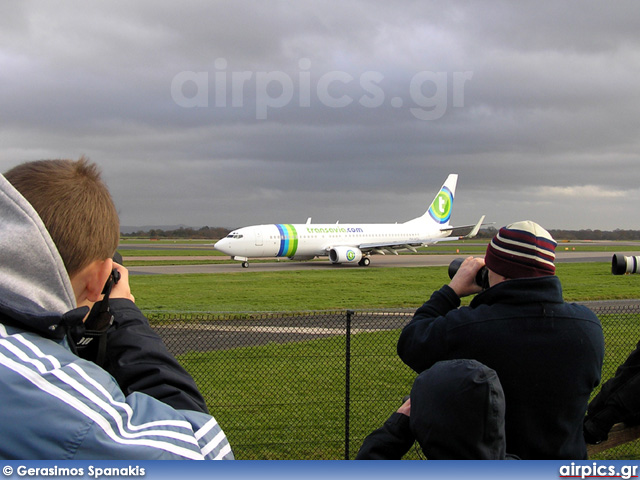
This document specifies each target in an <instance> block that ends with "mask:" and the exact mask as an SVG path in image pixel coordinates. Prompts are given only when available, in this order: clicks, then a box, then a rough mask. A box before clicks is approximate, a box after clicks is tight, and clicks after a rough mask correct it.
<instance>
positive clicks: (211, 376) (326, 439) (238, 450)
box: [149, 300, 640, 459]
mask: <svg viewBox="0 0 640 480" xmlns="http://www.w3.org/2000/svg"><path fill="white" fill-rule="evenodd" d="M588 306H589V307H590V308H591V309H592V310H594V311H595V312H596V314H597V315H598V316H599V318H600V320H601V322H602V324H603V328H604V334H605V342H606V346H605V348H606V353H605V362H604V367H603V381H604V380H606V379H608V378H610V377H611V376H613V375H614V373H615V369H616V368H617V366H618V365H620V364H621V363H622V362H623V361H624V360H625V359H626V357H627V355H628V354H629V353H630V352H631V351H632V350H633V348H634V347H635V345H636V343H637V342H638V340H640V300H639V301H634V302H626V303H624V304H607V303H600V302H596V303H590V304H588ZM413 312H414V310H411V311H406V310H405V311H402V310H399V311H381V312H364V311H339V312H304V313H269V314H229V315H223V314H195V313H188V314H180V315H173V314H169V313H160V314H152V315H149V318H150V320H151V322H152V325H153V326H154V328H155V329H156V330H157V331H158V333H159V334H160V335H161V336H162V337H163V338H164V341H165V343H166V344H167V346H168V347H169V349H170V350H171V351H172V352H173V353H174V354H175V355H176V356H177V357H178V359H179V360H180V362H181V363H182V364H183V365H184V366H185V368H186V369H187V370H188V371H189V372H190V373H191V374H192V375H193V376H194V378H195V380H196V382H197V383H198V386H199V387H200V390H201V391H202V393H203V395H204V397H205V399H206V401H207V404H208V405H209V408H210V411H211V412H212V414H213V415H214V416H215V417H216V419H217V420H218V422H219V423H220V424H221V426H222V427H223V429H224V430H225V432H226V433H227V436H228V437H229V441H230V443H231V445H232V446H233V450H234V453H235V455H236V457H237V458H238V459H345V458H346V459H350V458H354V457H355V455H356V453H357V451H358V449H359V447H360V445H361V444H362V441H363V439H364V437H365V436H366V435H368V434H369V433H370V432H372V431H373V430H374V429H376V428H378V427H379V426H380V425H381V424H382V422H384V420H386V419H387V418H388V416H389V415H390V414H391V413H392V412H393V411H395V410H396V409H397V407H398V406H399V405H400V404H401V401H402V397H403V396H404V395H406V394H408V393H409V391H410V389H411V385H412V383H413V379H414V377H415V374H414V372H413V371H412V370H411V369H409V368H408V367H407V366H406V365H404V363H402V361H401V360H400V359H399V358H398V356H397V354H396V343H397V340H398V335H399V333H400V330H401V328H402V326H404V325H405V324H406V323H407V322H408V321H409V320H410V319H411V317H412V315H413ZM635 443H636V442H633V443H631V444H626V445H624V446H622V447H618V448H616V449H612V450H609V451H607V452H605V453H603V454H601V455H600V456H599V457H601V458H607V459H624V458H638V454H640V444H638V445H636V444H635ZM412 457H413V458H419V455H418V453H417V451H416V452H411V453H410V454H409V455H408V457H406V458H412Z"/></svg>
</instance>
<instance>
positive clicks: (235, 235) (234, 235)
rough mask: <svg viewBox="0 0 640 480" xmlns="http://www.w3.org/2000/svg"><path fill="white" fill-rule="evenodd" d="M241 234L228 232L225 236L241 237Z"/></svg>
mask: <svg viewBox="0 0 640 480" xmlns="http://www.w3.org/2000/svg"><path fill="white" fill-rule="evenodd" d="M242 237H243V235H242V234H241V233H230V234H229V235H227V238H242Z"/></svg>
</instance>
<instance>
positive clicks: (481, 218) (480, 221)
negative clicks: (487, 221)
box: [466, 215, 486, 238]
mask: <svg viewBox="0 0 640 480" xmlns="http://www.w3.org/2000/svg"><path fill="white" fill-rule="evenodd" d="M484 217H486V215H482V216H481V217H480V220H479V221H478V223H476V226H475V227H473V229H472V230H471V231H470V232H469V234H468V235H467V237H466V238H473V237H475V236H476V235H477V234H478V232H479V231H480V227H481V226H482V222H484Z"/></svg>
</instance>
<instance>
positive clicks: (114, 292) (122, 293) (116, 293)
mask: <svg viewBox="0 0 640 480" xmlns="http://www.w3.org/2000/svg"><path fill="white" fill-rule="evenodd" d="M113 268H114V269H115V270H117V271H118V272H119V273H120V279H119V280H118V283H116V284H115V285H114V286H113V288H112V289H111V298H126V299H128V300H131V301H132V302H134V303H135V301H136V299H135V297H134V296H133V294H132V293H131V286H130V285H129V270H127V269H126V268H125V267H123V266H122V265H120V264H119V263H116V262H113Z"/></svg>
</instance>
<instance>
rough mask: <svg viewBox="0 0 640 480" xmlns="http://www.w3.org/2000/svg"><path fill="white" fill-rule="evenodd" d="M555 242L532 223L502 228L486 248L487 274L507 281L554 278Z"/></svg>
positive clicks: (543, 230)
mask: <svg viewBox="0 0 640 480" xmlns="http://www.w3.org/2000/svg"><path fill="white" fill-rule="evenodd" d="M556 245H557V243H556V241H555V240H554V239H553V238H552V237H551V235H550V234H549V232H547V231H546V230H545V229H544V228H542V227H541V226H540V225H538V224H537V223H535V222H531V221H529V220H525V221H523V222H516V223H512V224H511V225H507V226H506V227H502V228H501V229H500V231H499V232H498V234H497V235H496V236H495V237H493V240H491V243H489V245H488V246H487V253H486V255H485V257H484V261H485V264H486V265H487V267H488V268H489V269H490V270H493V271H494V272H496V273H497V274H498V275H502V276H503V277H506V278H524V277H542V276H544V275H554V274H555V273H556V267H555V265H554V263H553V262H554V260H555V258H556V254H555V250H556Z"/></svg>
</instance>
